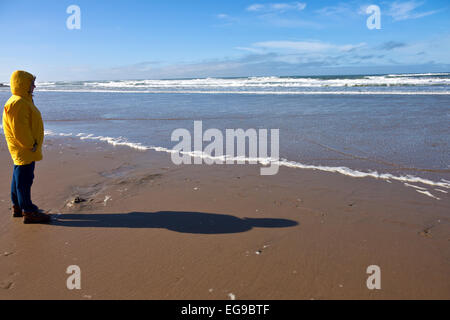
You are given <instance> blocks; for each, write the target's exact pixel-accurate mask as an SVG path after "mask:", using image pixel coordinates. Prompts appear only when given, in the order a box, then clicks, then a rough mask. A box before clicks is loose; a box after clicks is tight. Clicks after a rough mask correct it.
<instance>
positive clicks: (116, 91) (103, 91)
mask: <svg viewBox="0 0 450 320" xmlns="http://www.w3.org/2000/svg"><path fill="white" fill-rule="evenodd" d="M39 91H41V92H76V93H125V94H130V93H154V94H160V93H170V94H241V95H327V94H328V95H450V91H237V90H236V91H230V90H227V91H224V90H221V91H207V90H204V91H203V90H109V89H105V90H87V89H86V90H83V89H55V90H53V89H40V90H39Z"/></svg>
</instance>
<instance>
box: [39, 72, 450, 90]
mask: <svg viewBox="0 0 450 320" xmlns="http://www.w3.org/2000/svg"><path fill="white" fill-rule="evenodd" d="M37 86H38V88H39V90H40V91H46V90H50V91H58V92H130V93H152V92H153V93H160V92H167V93H243V94H258V93H260V92H265V93H266V94H327V93H328V94H360V92H361V91H363V92H367V91H371V90H374V88H377V87H393V88H401V90H398V91H400V92H402V93H403V92H405V91H407V92H411V91H416V89H419V90H420V88H424V87H426V88H427V89H428V90H423V89H422V90H420V91H421V94H422V92H428V91H431V92H433V90H430V88H433V87H440V89H441V91H445V90H442V89H444V88H448V87H450V73H424V74H392V75H376V76H348V77H345V76H341V77H274V76H273V77H245V78H201V79H174V80H116V81H81V82H42V83H38V84H37ZM405 87H411V88H412V89H405ZM414 87H416V88H414ZM321 88H323V89H324V88H327V89H330V91H331V92H328V91H324V90H322V91H320V89H321ZM348 88H358V91H356V90H353V91H350V92H348V93H342V91H347V90H348ZM367 88H370V90H368V89H367ZM333 89H334V90H333ZM312 90H319V91H317V92H310V91H312ZM384 90H386V89H384ZM388 90H390V89H388ZM379 91H380V90H378V91H377V92H374V93H373V94H380V93H378V92H379ZM434 91H435V92H440V91H437V90H434ZM447 91H448V90H447ZM381 92H383V94H385V93H384V91H383V90H381ZM263 94H264V93H263ZM394 94H395V93H394Z"/></svg>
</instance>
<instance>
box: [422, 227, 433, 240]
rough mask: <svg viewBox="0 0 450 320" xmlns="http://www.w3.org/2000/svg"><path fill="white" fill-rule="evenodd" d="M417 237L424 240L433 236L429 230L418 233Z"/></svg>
mask: <svg viewBox="0 0 450 320" xmlns="http://www.w3.org/2000/svg"><path fill="white" fill-rule="evenodd" d="M419 235H421V236H422V237H425V238H433V235H432V234H431V228H428V229H425V230H423V231H421V232H419Z"/></svg>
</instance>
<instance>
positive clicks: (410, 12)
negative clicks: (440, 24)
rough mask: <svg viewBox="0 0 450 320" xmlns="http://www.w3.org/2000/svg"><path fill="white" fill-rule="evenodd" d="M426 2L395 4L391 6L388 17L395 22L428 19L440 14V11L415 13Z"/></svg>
mask: <svg viewBox="0 0 450 320" xmlns="http://www.w3.org/2000/svg"><path fill="white" fill-rule="evenodd" d="M423 4H424V2H417V1H414V0H412V1H405V2H397V1H396V2H394V3H392V4H391V6H390V8H389V11H388V15H389V16H391V17H392V18H393V19H394V21H401V20H408V19H418V18H422V17H426V16H429V15H432V14H435V13H437V12H439V11H440V10H432V11H425V12H415V10H416V9H417V8H419V7H421V6H422V5H423Z"/></svg>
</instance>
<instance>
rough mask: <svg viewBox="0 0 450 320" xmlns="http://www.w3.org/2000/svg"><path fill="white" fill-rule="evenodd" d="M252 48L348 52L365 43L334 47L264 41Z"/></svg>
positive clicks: (302, 42)
mask: <svg viewBox="0 0 450 320" xmlns="http://www.w3.org/2000/svg"><path fill="white" fill-rule="evenodd" d="M253 46H254V47H258V48H266V49H282V50H290V51H295V52H326V51H340V52H348V51H353V50H355V49H358V48H362V47H364V46H366V44H365V43H363V42H362V43H359V44H346V45H336V44H331V43H326V42H321V41H265V42H257V43H254V44H253Z"/></svg>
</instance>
